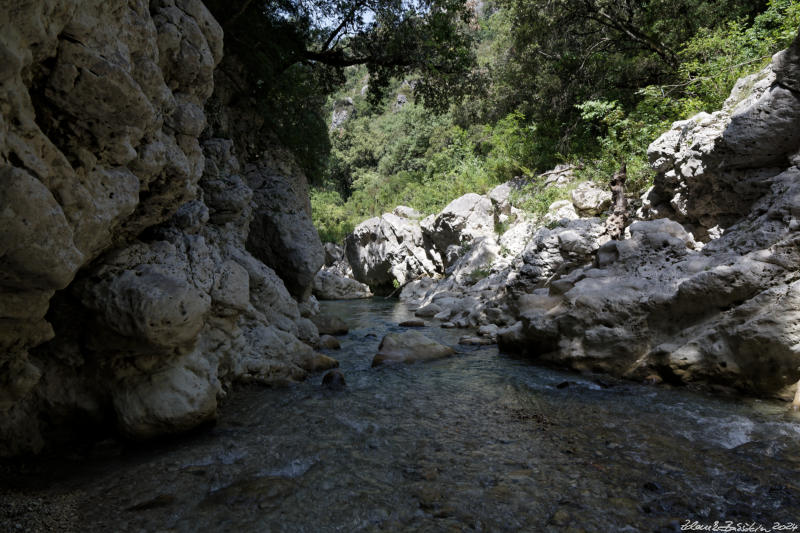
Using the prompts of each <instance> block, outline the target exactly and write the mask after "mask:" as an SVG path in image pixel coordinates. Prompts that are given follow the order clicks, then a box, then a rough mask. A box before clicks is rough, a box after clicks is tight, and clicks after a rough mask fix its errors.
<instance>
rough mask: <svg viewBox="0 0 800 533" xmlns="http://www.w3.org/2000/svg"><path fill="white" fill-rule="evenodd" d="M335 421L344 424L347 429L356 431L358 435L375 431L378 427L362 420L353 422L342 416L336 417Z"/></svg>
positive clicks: (373, 423)
mask: <svg viewBox="0 0 800 533" xmlns="http://www.w3.org/2000/svg"><path fill="white" fill-rule="evenodd" d="M336 420H338V421H339V422H341V423H342V424H344V425H345V426H347V427H349V428H350V429H354V430H356V431H357V432H358V433H364V432H365V431H367V430H370V429H371V430H372V431H375V430H377V429H378V428H380V426H379V425H378V424H376V423H375V422H365V421H362V420H353V419H352V418H348V417H346V416H344V415H336Z"/></svg>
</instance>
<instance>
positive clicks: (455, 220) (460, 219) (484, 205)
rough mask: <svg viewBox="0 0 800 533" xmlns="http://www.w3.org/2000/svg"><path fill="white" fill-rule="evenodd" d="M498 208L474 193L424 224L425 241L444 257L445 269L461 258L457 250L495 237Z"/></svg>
mask: <svg viewBox="0 0 800 533" xmlns="http://www.w3.org/2000/svg"><path fill="white" fill-rule="evenodd" d="M494 224H495V218H494V206H493V205H492V200H490V199H489V198H487V197H486V196H481V195H479V194H475V193H470V194H465V195H464V196H461V197H459V198H456V199H455V200H453V201H452V202H450V203H449V204H448V205H447V207H445V208H444V209H443V210H442V211H441V212H440V213H439V214H438V215H436V216H435V217H430V218H427V219H425V220H423V221H422V230H423V232H424V233H425V237H426V238H427V239H428V241H429V242H430V243H431V244H432V245H433V249H434V250H436V252H438V254H439V255H440V256H441V257H442V263H443V266H444V268H447V267H449V266H450V265H451V264H453V263H454V262H455V260H456V259H457V258H458V253H457V252H454V250H453V249H454V248H456V249H457V248H459V247H461V246H463V245H468V244H469V243H471V242H472V241H473V240H475V239H477V238H480V237H486V236H490V235H493V234H494Z"/></svg>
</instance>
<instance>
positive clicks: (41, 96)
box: [0, 0, 322, 455]
mask: <svg viewBox="0 0 800 533" xmlns="http://www.w3.org/2000/svg"><path fill="white" fill-rule="evenodd" d="M0 27H1V28H2V31H0V175H2V177H3V185H4V186H3V187H2V188H0V225H1V226H2V228H3V231H2V233H1V234H0V455H5V454H15V453H22V452H30V451H36V450H39V449H41V447H42V446H43V444H44V443H45V441H46V440H47V439H48V438H56V437H64V438H74V437H75V436H76V435H75V433H76V432H77V431H78V429H77V428H81V430H85V429H87V428H88V429H92V430H93V429H96V428H103V427H106V426H107V425H108V423H110V422H113V421H116V424H117V426H118V427H119V428H120V429H121V430H122V431H123V432H124V433H126V434H128V435H130V436H133V437H150V436H154V435H159V434H164V433H170V432H175V431H181V430H185V429H188V428H190V427H194V426H196V425H197V424H199V423H201V422H203V421H206V420H210V419H213V418H214V416H215V415H216V408H217V401H218V399H219V398H220V397H222V396H224V391H225V385H226V384H227V383H230V382H232V381H235V380H242V379H253V380H258V381H262V382H265V383H285V382H288V381H292V380H296V379H302V378H303V377H304V376H305V374H306V371H305V370H304V369H303V367H308V366H309V364H310V363H309V360H310V358H311V357H312V356H313V352H312V350H311V348H310V347H309V344H313V343H314V342H315V341H316V338H317V331H316V328H315V327H314V325H313V324H312V323H311V322H310V321H309V320H308V319H307V318H304V317H303V316H301V309H302V310H303V312H304V314H306V315H308V309H309V306H308V305H307V304H306V303H304V298H305V297H306V295H308V294H309V291H310V286H311V282H312V278H313V273H314V272H315V271H316V269H318V268H319V264H320V263H321V262H322V259H321V257H322V253H321V247H320V244H319V240H318V238H317V236H316V233H315V232H313V228H311V230H312V231H307V230H306V231H302V232H300V233H298V232H297V228H298V227H301V228H303V227H310V219H309V217H308V213H307V208H306V206H305V205H304V204H303V202H305V203H307V201H308V200H307V196H305V192H304V189H303V188H304V187H305V186H306V185H305V178H304V177H302V174H301V173H299V172H298V171H296V170H295V169H296V165H293V164H292V162H291V158H290V157H289V156H288V155H286V154H282V155H280V156H276V155H274V154H275V151H274V150H273V151H271V150H270V148H269V147H265V146H263V145H262V146H260V147H258V148H257V149H250V148H249V147H248V146H241V147H240V146H238V145H237V141H238V142H241V139H237V138H236V136H234V135H230V134H229V132H226V131H223V130H222V129H221V128H217V127H213V125H212V127H210V128H209V127H207V116H206V112H205V109H204V108H205V106H206V101H207V100H208V99H209V97H210V96H211V95H212V93H213V91H214V77H215V67H216V66H217V65H218V63H219V62H220V60H221V59H222V56H223V33H222V30H221V28H220V27H219V25H218V24H217V23H216V21H215V20H214V19H213V17H212V16H211V15H210V14H209V12H208V11H207V10H206V8H205V7H204V5H203V3H202V2H201V1H200V0H151V1H146V0H132V1H128V0H102V1H101V0H89V1H82V2H78V1H77V0H68V1H66V2H53V1H50V0H35V1H31V2H24V3H19V2H16V1H12V0H0ZM251 111H252V109H251ZM238 112H239V113H246V111H243V110H242V109H238ZM213 118H214V119H215V121H216V122H215V124H216V123H218V122H219V121H226V120H235V119H231V118H230V117H226V116H225V115H224V113H222V112H220V111H219V110H215V111H214V115H213ZM212 122H213V121H212ZM204 130H205V133H204ZM219 135H227V136H228V138H221V137H219ZM231 138H233V141H232V140H231ZM237 155H239V158H237ZM242 156H243V157H244V158H242ZM283 191H290V192H283ZM281 194H283V196H280V195H281ZM289 194H291V195H294V199H295V201H294V202H288V201H286V196H287V195H289ZM276 197H280V200H278V201H280V202H281V204H280V205H281V206H282V208H283V209H284V210H283V212H281V213H280V214H279V215H276V214H275V213H274V211H275V210H274V207H275V202H276ZM298 205H299V206H300V207H295V206H298ZM254 221H255V222H254ZM251 223H253V226H254V227H257V228H259V231H258V233H257V234H256V235H253V232H251V230H250V227H251ZM290 228H291V230H292V231H293V232H294V233H291V235H292V236H293V238H294V242H293V243H292V246H294V247H295V248H296V249H297V248H299V249H301V250H305V253H303V254H301V253H296V254H295V255H291V254H287V253H285V250H283V249H279V244H280V243H279V244H275V241H274V240H271V239H272V236H274V235H276V234H277V235H282V234H288V233H289V229H290ZM262 236H264V237H263V241H262ZM262 242H266V243H267V244H262ZM264 247H267V248H269V249H271V250H275V249H278V252H277V253H274V254H272V255H270V254H269V253H263V252H262V248H264ZM249 250H252V251H253V254H251V252H250V251H249ZM279 254H282V255H279ZM264 261H267V262H269V263H270V264H269V266H268V265H267V264H265V263H264ZM276 270H277V271H278V273H276ZM311 271H313V272H311ZM309 272H310V273H309ZM281 273H284V274H285V276H284V279H281V276H280V275H279V274H281ZM292 295H294V296H295V298H293V297H292Z"/></svg>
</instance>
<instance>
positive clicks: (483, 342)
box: [458, 335, 495, 346]
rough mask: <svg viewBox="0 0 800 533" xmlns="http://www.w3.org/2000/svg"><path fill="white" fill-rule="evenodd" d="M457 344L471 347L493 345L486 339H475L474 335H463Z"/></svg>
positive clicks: (492, 342)
mask: <svg viewBox="0 0 800 533" xmlns="http://www.w3.org/2000/svg"><path fill="white" fill-rule="evenodd" d="M458 343H459V344H466V345H472V346H487V345H489V344H494V343H495V341H493V340H492V339H490V338H488V337H476V336H474V335H464V336H463V337H461V338H460V339H458Z"/></svg>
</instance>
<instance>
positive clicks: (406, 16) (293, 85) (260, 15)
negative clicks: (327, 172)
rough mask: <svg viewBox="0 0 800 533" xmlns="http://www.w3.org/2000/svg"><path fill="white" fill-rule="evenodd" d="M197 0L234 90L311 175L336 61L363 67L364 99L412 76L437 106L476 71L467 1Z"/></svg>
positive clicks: (322, 151) (318, 164) (421, 94)
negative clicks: (238, 74)
mask: <svg viewBox="0 0 800 533" xmlns="http://www.w3.org/2000/svg"><path fill="white" fill-rule="evenodd" d="M205 2H206V5H207V6H208V7H209V9H210V10H211V12H212V13H213V14H214V16H215V17H216V19H217V20H218V21H219V22H220V24H221V25H222V27H223V29H224V31H225V47H226V54H233V55H235V56H236V57H237V58H238V60H239V61H241V62H242V63H243V64H244V66H245V69H244V71H245V72H246V75H247V78H248V79H247V82H246V83H244V84H242V85H243V86H242V91H243V92H246V93H247V96H248V97H252V98H254V100H255V101H257V102H258V103H259V107H260V113H261V114H262V115H263V116H264V117H265V118H266V121H265V122H267V123H270V124H271V126H272V128H273V130H275V133H277V134H278V136H279V137H280V138H281V140H282V141H283V142H284V144H287V145H288V147H289V148H290V149H292V151H293V152H295V154H296V155H298V159H299V162H300V163H301V165H302V166H303V167H304V168H305V170H306V172H307V174H310V177H311V178H312V179H314V178H316V177H318V176H319V175H320V174H321V169H322V168H323V167H324V159H325V158H326V157H327V150H328V149H329V142H328V141H327V132H326V131H325V129H324V124H325V120H324V117H325V115H326V114H327V113H326V110H324V109H323V105H324V103H325V99H326V97H327V95H328V94H330V93H331V92H332V91H333V90H334V89H336V88H337V87H338V86H340V85H341V84H342V83H343V82H344V73H343V69H344V68H346V67H349V66H353V65H366V66H367V68H368V71H369V75H370V81H369V95H370V100H371V101H372V102H373V103H376V102H378V101H379V100H381V98H382V97H383V95H384V91H385V89H386V87H387V86H388V84H389V82H390V80H391V79H392V78H402V77H404V76H408V75H413V76H415V77H418V78H419V79H418V81H417V84H416V87H415V94H416V95H417V97H418V98H420V99H421V100H422V101H423V102H424V103H425V104H426V106H428V107H430V108H436V109H443V108H444V107H446V106H447V105H448V103H449V102H451V101H453V100H454V99H457V98H459V96H460V95H463V94H465V93H466V92H469V91H470V88H469V86H470V83H472V82H473V81H474V80H475V77H474V76H471V75H470V71H471V68H472V66H473V64H474V61H475V59H474V53H473V51H472V36H471V32H470V29H469V27H468V23H469V21H470V20H471V18H472V17H473V16H474V15H473V12H472V10H471V9H470V8H469V7H468V6H467V4H466V0H410V1H409V0H205ZM312 130H313V131H312ZM309 139H314V142H312V143H309V142H308V141H309Z"/></svg>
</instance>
